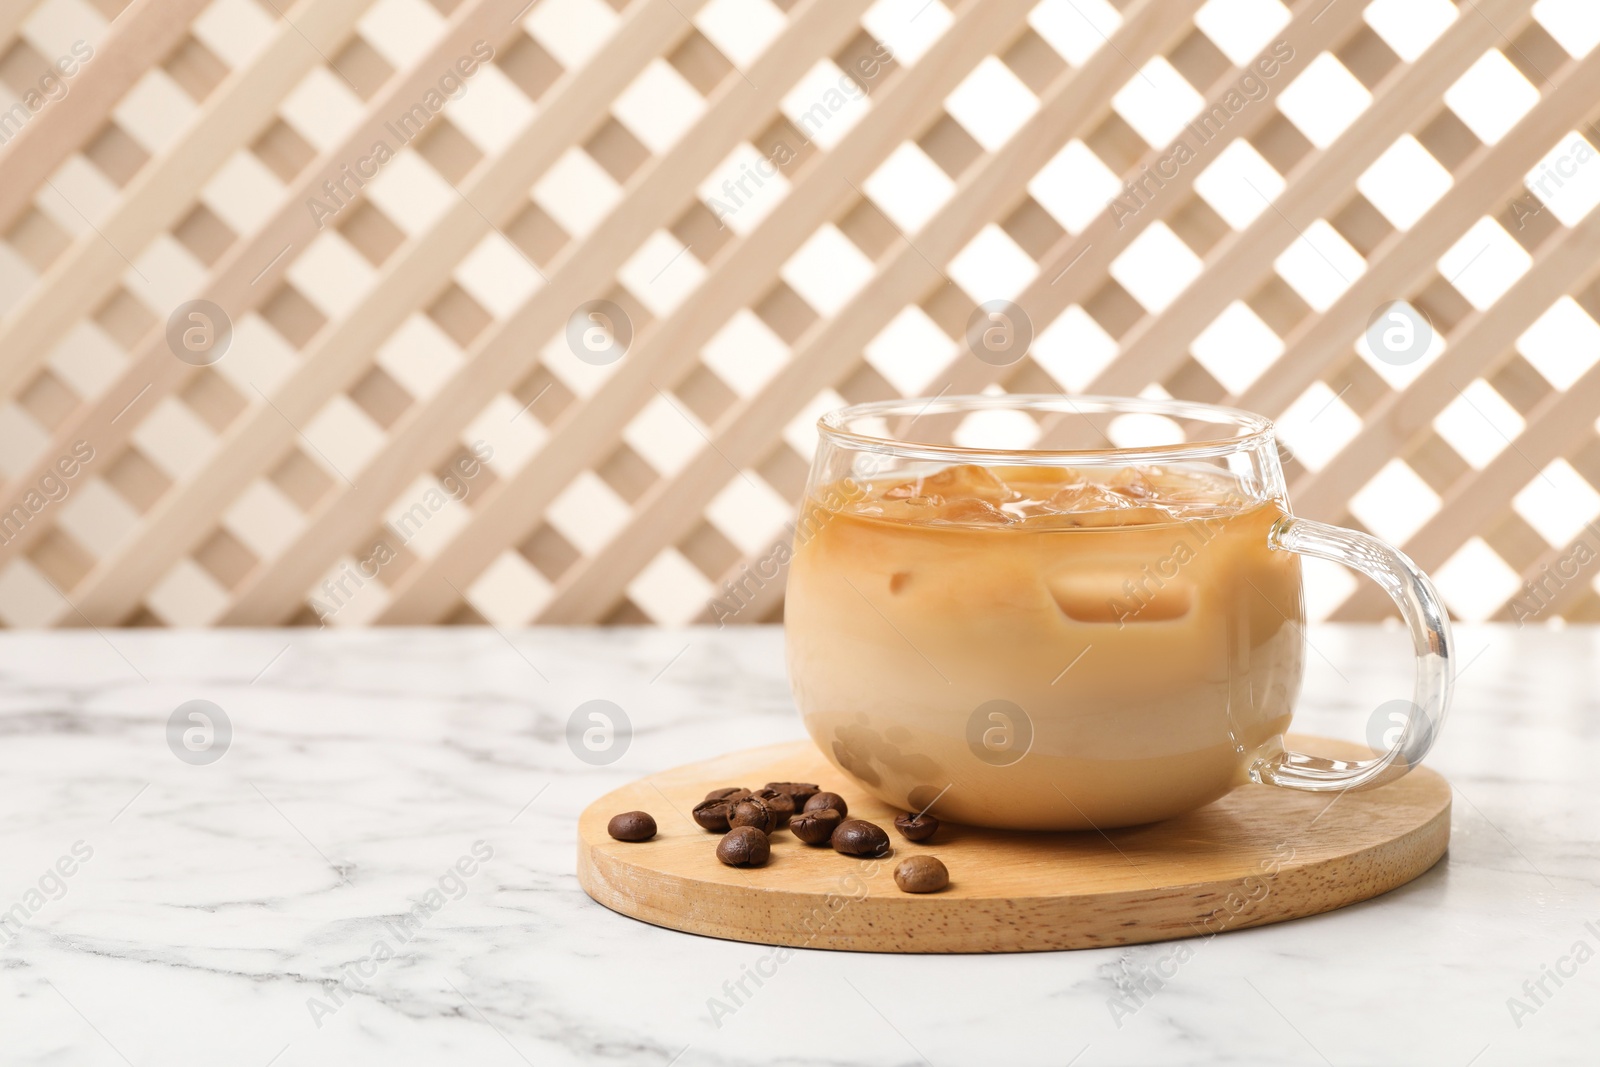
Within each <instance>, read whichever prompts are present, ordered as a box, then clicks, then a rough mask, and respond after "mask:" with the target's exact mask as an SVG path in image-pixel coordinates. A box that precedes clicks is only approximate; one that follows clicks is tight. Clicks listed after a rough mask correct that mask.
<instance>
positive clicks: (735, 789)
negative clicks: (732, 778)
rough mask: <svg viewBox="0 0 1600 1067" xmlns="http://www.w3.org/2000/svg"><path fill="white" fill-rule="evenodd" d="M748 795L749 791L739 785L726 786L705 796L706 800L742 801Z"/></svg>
mask: <svg viewBox="0 0 1600 1067" xmlns="http://www.w3.org/2000/svg"><path fill="white" fill-rule="evenodd" d="M749 795H750V790H748V789H746V788H745V787H744V786H741V785H727V786H723V787H722V788H721V789H713V790H712V791H711V792H709V793H707V794H706V799H707V800H727V801H734V800H743V799H744V798H745V797H747V796H749Z"/></svg>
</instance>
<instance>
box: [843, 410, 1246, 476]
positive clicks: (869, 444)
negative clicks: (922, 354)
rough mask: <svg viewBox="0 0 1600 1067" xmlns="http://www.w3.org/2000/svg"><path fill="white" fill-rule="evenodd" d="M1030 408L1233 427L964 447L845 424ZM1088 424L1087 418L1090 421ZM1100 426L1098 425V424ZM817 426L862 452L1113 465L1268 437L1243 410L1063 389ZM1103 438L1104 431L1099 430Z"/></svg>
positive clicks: (1198, 455) (867, 413)
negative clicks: (1095, 440)
mask: <svg viewBox="0 0 1600 1067" xmlns="http://www.w3.org/2000/svg"><path fill="white" fill-rule="evenodd" d="M1017 410H1033V411H1046V412H1060V413H1062V414H1066V415H1079V416H1083V417H1087V416H1089V415H1091V414H1099V415H1110V416H1113V417H1115V416H1118V415H1164V416H1166V417H1168V418H1173V419H1190V420H1194V421H1201V422H1208V423H1213V424H1215V425H1216V426H1218V427H1219V428H1221V427H1231V428H1232V429H1233V430H1234V431H1235V432H1234V433H1233V434H1232V435H1230V436H1226V437H1224V436H1220V435H1219V436H1217V437H1212V438H1205V439H1201V440H1194V441H1182V442H1179V443H1176V444H1164V445H1137V446H1131V447H1117V446H1115V445H1110V446H1108V447H1106V448H1016V449H1009V448H969V447H967V446H965V445H953V444H952V445H947V444H940V443H936V442H932V441H915V440H906V439H904V438H903V437H881V436H877V435H874V434H868V433H861V432H858V431H856V430H853V429H851V428H850V424H851V423H853V422H855V421H857V420H860V419H863V418H871V417H874V416H877V417H893V416H896V415H899V416H910V417H911V421H912V423H915V422H916V420H917V419H919V418H921V417H922V416H924V415H929V414H956V413H961V412H975V411H1017ZM1091 425H1092V423H1091ZM1096 429H1097V430H1099V429H1100V428H1099V427H1096ZM817 430H818V432H819V433H820V434H821V435H822V436H823V437H825V438H827V439H828V440H830V441H833V442H835V443H837V444H840V445H844V446H846V447H849V448H852V449H855V450H857V451H862V452H877V453H881V454H885V455H894V456H904V457H906V458H909V459H929V460H947V459H955V460H964V461H967V462H989V463H1013V464H1016V463H1020V464H1029V463H1054V462H1059V461H1061V460H1075V461H1077V462H1080V463H1115V462H1119V461H1124V460H1142V461H1151V460H1168V461H1172V460H1183V459H1205V458H1211V457H1216V456H1225V455H1228V454H1230V453H1233V452H1241V451H1246V450H1248V449H1251V448H1255V447H1258V446H1260V445H1263V444H1269V443H1270V442H1271V441H1272V439H1273V432H1274V431H1273V424H1272V420H1271V419H1269V418H1267V417H1266V416H1264V415H1257V414H1255V413H1254V412H1250V411H1244V410H1242V409H1240V408H1229V407H1222V406H1221V405H1218V404H1202V403H1198V402H1195V401H1189V400H1151V399H1145V398H1143V397H1120V396H1066V395H1064V394H1061V393H1002V394H997V395H993V396H990V395H978V394H974V395H967V396H946V397H933V398H926V397H911V398H906V399H900V400H874V401H870V402H868V403H865V404H852V405H850V406H849V407H844V408H839V409H837V410H835V411H830V412H828V413H827V414H826V415H823V416H822V417H821V418H819V419H818V420H817ZM1102 436H1103V431H1102Z"/></svg>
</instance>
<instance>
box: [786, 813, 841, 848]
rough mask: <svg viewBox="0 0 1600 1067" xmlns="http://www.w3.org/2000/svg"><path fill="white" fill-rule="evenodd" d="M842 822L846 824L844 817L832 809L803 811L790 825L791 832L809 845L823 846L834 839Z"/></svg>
mask: <svg viewBox="0 0 1600 1067" xmlns="http://www.w3.org/2000/svg"><path fill="white" fill-rule="evenodd" d="M841 822H844V816H842V815H840V814H839V813H838V812H836V811H834V810H833V809H832V808H823V809H822V810H821V811H802V812H801V813H800V814H799V815H796V816H795V817H794V819H793V820H792V821H791V822H790V823H789V830H790V831H791V832H792V833H793V834H794V836H795V837H797V838H799V839H800V840H801V841H804V842H805V843H806V844H808V845H821V844H826V843H827V841H828V840H829V838H831V837H833V832H834V831H835V830H837V829H838V828H839V824H840V823H841Z"/></svg>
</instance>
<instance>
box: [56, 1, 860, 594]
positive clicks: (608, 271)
mask: <svg viewBox="0 0 1600 1067" xmlns="http://www.w3.org/2000/svg"><path fill="white" fill-rule="evenodd" d="M664 6H666V7H667V8H668V10H667V11H666V12H665V13H662V12H661V11H660V10H659V8H658V7H657V5H654V4H646V5H645V6H644V7H643V8H641V10H640V12H639V14H636V15H633V16H632V17H630V19H629V20H628V22H627V24H626V25H629V26H632V25H633V24H634V22H635V20H636V19H638V18H640V17H641V16H643V15H645V14H650V15H652V17H653V19H654V20H657V21H656V22H655V24H654V27H653V29H652V35H651V37H650V38H649V40H650V42H651V43H652V45H653V48H652V50H651V54H652V55H654V54H660V53H661V52H663V51H666V50H670V48H671V47H672V45H673V43H674V42H675V41H676V40H677V39H680V38H681V35H683V34H686V33H687V32H688V31H689V30H690V29H691V25H690V24H689V23H688V22H687V21H686V15H687V14H688V13H692V11H693V10H694V9H695V8H696V7H697V6H698V5H697V4H689V3H685V0H676V3H675V5H674V4H666V5H664ZM864 6H865V4H864V2H862V0H851V2H850V3H849V4H845V3H828V4H822V3H816V2H813V3H811V4H809V5H807V6H806V7H804V8H802V9H799V13H798V14H797V16H796V17H795V19H794V21H793V22H792V23H791V26H790V29H789V31H788V34H787V35H786V39H787V40H788V41H789V42H790V44H791V45H792V47H774V48H769V49H768V50H767V51H766V52H765V53H764V54H763V56H762V57H761V59H760V60H758V61H757V63H756V64H755V65H754V67H753V68H752V69H751V71H750V72H749V74H748V80H746V79H745V78H738V79H732V80H731V81H730V82H729V83H728V84H726V85H724V86H723V87H722V88H720V89H719V90H718V91H717V92H716V93H714V94H713V98H712V100H713V102H712V104H711V106H710V107H709V108H708V109H707V111H706V113H705V114H704V115H703V116H702V117H701V118H700V119H699V120H698V121H697V123H696V124H695V126H694V127H693V128H692V129H691V130H690V131H689V132H688V133H686V134H685V135H684V137H683V138H682V139H681V140H680V141H679V142H678V143H677V145H676V146H675V147H674V148H673V149H672V150H671V151H670V152H669V153H668V154H667V155H666V156H665V157H663V158H662V159H661V160H658V161H657V162H656V164H655V165H653V166H650V167H647V168H645V169H644V171H642V172H641V173H640V174H637V175H635V176H634V178H633V179H632V180H631V181H630V183H629V193H628V196H627V197H626V198H625V200H624V203H623V205H622V206H620V207H618V208H617V209H614V210H613V211H612V212H611V214H610V215H608V216H607V218H606V219H605V220H604V221H603V222H601V223H600V224H599V226H598V227H597V228H596V229H595V230H594V231H593V232H592V233H591V234H590V235H589V236H588V237H587V238H585V240H584V241H583V242H582V244H581V246H580V248H578V249H576V250H574V251H572V252H571V253H570V254H565V255H564V256H563V258H562V259H561V260H559V261H558V262H557V264H556V265H555V267H554V270H553V272H552V274H551V276H550V278H549V281H548V283H547V284H546V285H545V286H543V287H542V288H541V289H540V290H539V291H538V292H536V293H535V294H534V296H533V298H532V300H531V301H530V302H529V303H528V304H525V305H524V306H523V308H522V309H521V310H520V311H519V312H517V313H516V314H514V315H513V317H512V319H513V321H515V322H517V323H518V328H519V329H522V330H523V331H524V334H523V336H524V337H526V336H530V335H532V336H545V335H547V334H548V333H549V332H551V331H553V330H554V329H555V328H556V326H557V325H558V324H559V323H560V322H561V321H564V319H565V317H566V315H567V314H568V313H569V312H570V309H571V308H572V307H574V306H576V305H577V304H578V303H580V302H581V301H582V300H583V299H584V298H586V297H587V296H588V295H590V294H592V293H593V292H594V291H595V290H596V289H597V288H599V287H601V286H602V285H604V284H606V283H607V282H608V281H609V279H610V278H611V276H612V275H613V274H614V272H615V270H616V269H617V267H618V266H619V265H620V264H621V263H622V262H623V261H624V260H625V259H626V258H627V257H628V256H629V255H631V254H632V250H633V249H634V248H635V247H636V246H637V243H638V242H639V241H641V240H642V239H643V238H644V237H645V236H646V235H648V234H649V233H650V232H652V231H653V230H654V229H655V228H656V227H657V226H659V225H663V224H664V222H663V218H664V217H665V219H666V220H668V221H670V218H671V215H672V214H673V213H674V212H675V211H676V210H678V209H679V208H681V206H682V201H683V199H684V198H687V197H688V196H690V195H692V191H693V188H694V184H695V182H696V180H697V178H698V176H699V174H700V169H699V168H700V165H701V162H702V160H703V159H704V158H706V157H708V156H709V157H711V158H715V159H721V158H723V157H725V156H726V154H727V153H728V151H729V150H731V148H732V147H733V145H734V144H736V143H737V142H738V140H740V139H741V138H742V137H744V136H746V135H748V134H752V133H754V132H755V131H756V128H757V123H758V122H764V121H766V120H767V119H768V118H769V116H770V114H771V110H772V109H773V108H774V107H775V106H776V102H777V100H778V98H779V97H780V96H781V95H782V93H783V92H784V91H785V90H786V89H787V87H788V86H789V85H790V84H792V83H793V81H794V80H795V79H797V78H799V77H800V75H802V74H803V73H805V71H806V70H808V69H809V68H810V67H811V65H813V64H814V62H815V61H816V59H817V57H818V56H819V55H821V54H826V53H827V52H828V51H829V50H831V49H833V48H837V47H838V46H840V45H842V44H843V43H844V42H845V40H847V39H848V36H849V35H850V34H851V33H854V32H856V22H855V17H856V16H857V15H859V13H860V11H861V10H862V9H863V8H864ZM675 35H677V36H675ZM616 58H617V57H616V55H615V53H614V51H612V52H607V53H605V54H604V56H603V59H602V61H601V62H598V63H591V64H589V65H588V66H587V67H585V68H584V72H583V73H584V74H585V75H587V74H588V72H589V71H590V70H591V69H594V68H600V69H601V70H604V71H610V70H611V68H612V66H613V63H614V61H615V60H616ZM645 58H649V57H645ZM600 76H603V77H608V78H609V77H610V74H609V73H607V74H604V75H600ZM629 80H631V78H630V79H629ZM622 84H623V85H625V84H626V81H625V82H623V83H622ZM620 88H621V86H620V85H619V86H616V87H615V89H613V91H612V92H611V93H606V94H595V93H592V92H587V91H586V92H584V93H583V94H582V99H583V101H584V102H585V103H584V104H581V105H580V106H587V105H591V104H594V103H596V102H598V103H599V104H600V105H601V106H600V107H599V108H598V109H596V110H594V111H585V112H580V113H578V114H576V115H574V114H570V113H565V112H564V113H563V117H562V118H560V119H559V120H557V121H559V122H560V123H561V124H562V126H563V127H564V128H565V132H566V133H567V134H568V136H559V137H555V138H545V137H543V136H541V135H542V134H543V133H544V130H543V128H540V129H539V130H537V132H535V133H533V135H532V137H531V138H525V139H523V140H522V141H521V142H520V145H521V147H517V148H514V149H512V150H510V151H508V152H507V153H506V157H507V158H508V159H513V160H515V159H516V158H518V157H519V156H523V155H527V154H529V153H530V152H536V153H537V154H538V155H539V156H540V158H541V164H540V166H539V167H536V168H531V173H525V172H522V171H517V172H510V171H508V170H506V169H505V168H495V169H492V170H490V171H488V172H487V173H485V174H483V176H482V178H481V179H480V180H479V181H477V182H475V183H473V184H472V185H471V186H469V188H467V189H466V190H463V202H462V204H461V205H459V206H458V207H456V208H453V209H452V210H451V211H450V212H447V213H446V214H445V215H444V216H443V217H442V218H441V219H440V220H439V222H438V223H437V224H436V225H435V226H434V227H433V229H432V230H431V231H430V232H429V234H428V237H427V240H426V246H425V247H424V246H423V245H420V244H419V245H418V246H417V247H415V248H413V249H412V250H411V251H410V252H409V254H408V255H406V256H405V257H404V259H403V262H401V263H400V264H399V265H398V266H397V267H396V268H395V270H394V271H386V272H385V273H384V275H383V277H382V278H381V279H380V281H379V282H378V284H377V285H376V286H375V288H374V290H373V292H372V293H371V294H370V295H369V297H368V298H367V299H366V300H364V301H363V302H362V304H361V305H360V307H359V308H358V309H357V310H356V311H355V312H352V314H351V315H350V316H349V317H348V318H347V319H346V320H344V322H342V323H340V324H339V326H338V327H337V328H335V329H334V330H333V331H331V332H330V333H328V334H326V335H324V338H323V340H322V342H321V343H319V344H317V345H316V346H315V347H314V349H313V350H312V351H311V352H309V353H307V356H306V359H305V361H304V365H303V366H302V367H301V368H300V370H299V371H298V372H297V373H296V375H295V376H294V377H293V378H292V379H291V380H290V381H289V382H288V383H287V384H286V385H285V386H284V387H282V388H281V389H280V390H279V391H278V393H277V394H275V396H274V397H273V404H272V405H270V406H267V405H263V406H261V407H258V408H257V409H256V410H254V411H253V412H252V414H251V415H250V416H249V417H248V418H247V419H246V420H245V422H244V425H242V426H239V427H236V428H235V429H234V430H231V431H230V433H229V434H228V436H227V438H226V439H225V441H224V444H223V446H222V448H221V449H219V452H218V454H217V455H215V456H214V457H213V458H212V460H211V461H210V462H208V464H207V465H206V466H205V467H204V468H203V469H202V470H201V471H200V472H199V474H197V475H196V476H195V477H194V478H193V479H191V480H190V481H189V482H187V483H185V484H184V485H183V486H180V487H178V488H177V490H176V491H175V492H173V493H171V494H169V495H168V497H167V498H166V499H164V500H163V501H162V502H161V503H160V504H159V505H158V506H157V508H156V509H155V510H154V511H153V512H152V514H151V518H150V521H148V522H147V523H146V524H145V525H144V527H143V528H142V529H141V531H140V533H139V534H138V535H136V537H135V538H134V540H133V542H132V543H131V545H130V546H129V549H128V551H127V552H125V553H122V554H119V555H118V556H117V557H116V558H114V559H110V560H103V561H102V562H101V564H100V565H99V566H97V567H96V568H95V570H94V572H93V573H91V574H90V575H89V577H88V578H87V579H86V580H85V584H84V586H83V589H84V592H83V600H82V603H81V604H80V605H79V607H80V608H81V610H82V611H83V612H84V614H85V615H87V616H88V617H89V618H91V619H95V618H121V617H123V616H124V615H126V614H127V613H128V612H129V611H131V610H132V609H133V608H134V606H135V605H136V603H137V601H138V599H139V597H140V596H141V595H142V593H143V590H144V589H145V588H147V587H148V584H149V583H150V582H151V581H152V580H153V579H154V577H155V576H158V575H159V574H160V573H162V572H163V571H164V569H165V568H166V567H167V566H170V565H171V563H172V562H174V561H175V560H176V559H177V558H178V557H179V556H180V555H181V554H182V553H184V552H186V551H189V550H190V549H191V548H192V547H193V546H194V545H195V544H196V543H197V542H198V541H199V539H200V538H202V537H204V536H205V535H206V534H207V533H209V528H210V525H211V524H212V523H213V522H215V521H216V518H217V516H218V515H219V514H220V513H221V511H222V509H223V508H225V507H226V505H227V504H228V502H229V501H230V499H231V496H230V493H231V490H232V489H233V488H234V487H235V486H236V485H237V483H238V480H239V478H240V477H253V476H254V475H256V474H258V473H260V472H261V471H262V470H263V469H264V468H265V467H266V466H267V465H268V464H269V463H270V462H271V461H272V460H273V459H275V458H276V457H277V455H278V454H279V452H280V450H281V449H282V448H284V447H286V446H287V445H288V444H289V442H290V441H291V440H292V439H293V437H294V434H295V432H296V431H295V429H294V425H293V424H296V423H300V422H302V421H303V420H305V419H308V418H310V417H311V416H312V415H313V414H314V413H315V412H316V411H317V410H318V409H319V408H320V407H321V406H322V404H324V403H325V402H326V400H327V399H328V397H330V396H332V395H334V394H335V393H336V392H338V391H340V390H342V389H344V388H346V387H348V386H349V385H350V384H351V383H352V382H353V381H354V379H355V377H356V376H357V375H358V374H359V373H361V371H362V370H364V369H365V366H366V354H367V353H369V352H371V351H372V349H373V348H375V347H376V345H377V344H378V343H380V342H381V341H382V340H383V338H384V337H386V336H387V335H388V333H389V332H390V331H391V330H392V329H393V327H394V326H395V325H397V324H398V322H399V321H400V320H401V318H403V316H404V314H405V313H406V312H407V311H409V309H410V308H412V307H416V306H419V305H421V304H422V303H424V302H425V299H426V298H427V296H428V295H429V293H430V291H431V290H432V289H433V288H434V287H436V286H438V285H440V284H442V282H443V277H444V276H445V275H446V274H447V272H448V271H449V270H450V269H453V267H454V265H455V264H456V263H458V262H460V260H461V258H462V257H463V256H464V255H465V254H466V253H467V252H468V251H469V250H470V249H471V248H472V247H473V246H474V245H475V244H476V243H477V241H478V240H479V239H480V238H481V237H482V235H483V234H484V233H485V232H487V226H488V222H487V220H486V219H485V218H484V214H483V212H484V210H485V209H484V208H481V207H478V206H476V205H477V204H479V203H481V204H483V205H487V206H488V210H489V211H490V212H491V213H495V214H498V213H499V212H500V211H503V210H505V209H506V208H508V207H509V206H510V205H511V204H512V203H513V202H515V200H516V198H517V197H520V196H524V195H525V194H526V190H527V188H528V186H529V185H530V184H531V183H532V181H533V179H534V177H535V176H536V175H537V174H538V173H539V172H540V171H541V170H542V166H543V165H547V164H548V163H549V162H551V161H553V160H554V159H555V158H556V157H557V156H558V155H559V154H560V151H562V150H564V148H565V147H566V146H567V145H569V144H571V143H573V142H574V141H576V140H577V138H578V137H580V136H582V135H584V134H587V133H588V132H589V131H590V130H591V129H593V128H594V127H595V126H597V125H598V123H599V121H600V119H601V118H602V117H603V115H604V114H605V105H606V104H607V103H608V102H609V100H610V99H612V97H613V96H614V95H615V91H616V90H618V89H620ZM564 95H565V94H564ZM552 114H554V106H552V109H551V110H548V111H545V112H543V113H542V114H541V116H540V118H539V119H536V120H535V124H534V125H535V127H539V126H540V121H541V120H544V119H549V118H551V116H552ZM573 118H582V119H584V121H581V122H577V123H574V122H572V119H573ZM533 146H537V147H536V149H535V148H534V147H533ZM508 178H509V179H511V180H510V181H508ZM480 190H481V191H482V192H483V195H481V196H480V195H479V192H480ZM669 209H670V210H669ZM538 323H543V326H542V327H541V328H540V329H538V330H534V329H530V328H529V327H531V326H532V325H534V324H538ZM532 358H533V355H532V354H531V353H529V352H528V351H527V350H526V349H525V348H523V349H519V350H514V351H500V352H487V353H486V352H485V351H484V350H483V349H482V348H481V345H476V344H475V345H474V348H473V352H472V353H471V354H469V356H468V359H467V360H466V361H465V362H464V364H463V366H462V367H461V368H460V369H459V370H458V371H457V373H456V374H455V375H454V376H453V377H452V378H451V379H450V380H449V381H448V382H446V383H445V384H444V385H443V386H442V387H441V388H440V389H439V391H438V392H437V393H436V394H435V395H434V396H433V397H432V398H430V399H429V400H428V401H427V402H426V403H425V404H423V405H420V410H413V411H410V412H408V413H407V414H406V416H405V417H404V419H403V420H402V422H401V423H400V424H399V425H398V426H397V428H396V434H395V437H394V439H392V440H391V441H390V442H389V444H388V446H387V447H386V448H385V449H384V450H383V451H382V452H381V453H380V454H379V455H378V456H377V457H376V458H375V459H374V460H373V461H372V462H371V463H370V464H368V466H367V467H366V468H364V469H363V471H362V472H361V481H360V483H359V485H357V486H355V487H352V488H351V489H349V492H351V493H358V494H362V496H361V499H363V500H366V501H367V502H368V506H371V507H373V508H374V509H378V510H381V508H382V507H384V506H387V505H388V504H389V503H390V502H391V501H392V500H393V498H394V496H395V495H396V494H398V493H399V492H400V491H401V490H402V489H403V488H404V486H405V484H406V483H407V482H408V481H410V480H411V479H412V478H414V477H415V474H416V471H417V470H418V469H426V468H427V467H428V466H429V465H430V464H431V462H434V461H437V460H438V459H440V458H442V456H440V455H437V454H435V452H436V451H437V449H435V451H429V450H428V448H427V446H428V444H429V443H430V442H433V441H439V442H442V443H443V444H442V445H441V446H438V447H443V448H446V449H448V447H449V442H450V441H451V440H453V438H454V435H455V434H456V433H458V432H459V430H460V428H461V426H462V425H463V424H464V423H465V422H466V421H467V420H469V419H471V418H472V417H473V416H474V415H476V413H477V412H478V411H479V410H481V408H482V406H483V404H486V403H487V402H488V401H489V400H490V399H491V398H492V397H493V396H494V394H495V392H496V391H498V390H499V389H501V388H504V387H506V386H508V385H509V384H510V383H511V382H512V381H514V380H515V378H516V376H517V375H518V374H520V373H522V372H523V371H524V370H525V369H526V366H527V364H528V363H529V362H531V360H532ZM402 435H409V437H408V438H406V439H405V440H402ZM336 499H337V498H336ZM324 506H326V505H324ZM342 547H343V545H340V544H336V543H330V544H328V545H318V546H315V548H316V550H319V551H326V552H327V553H328V558H330V559H332V558H335V557H336V555H337V553H338V552H339V551H340V549H341V548H342Z"/></svg>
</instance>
